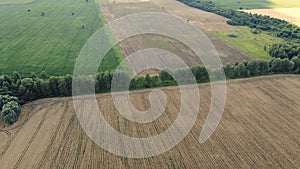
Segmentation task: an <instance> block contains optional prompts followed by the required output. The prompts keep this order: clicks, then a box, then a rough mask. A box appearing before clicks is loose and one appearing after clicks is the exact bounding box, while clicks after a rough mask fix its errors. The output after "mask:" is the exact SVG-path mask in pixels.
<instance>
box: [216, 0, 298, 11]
mask: <svg viewBox="0 0 300 169" xmlns="http://www.w3.org/2000/svg"><path fill="white" fill-rule="evenodd" d="M211 1H212V2H214V3H216V4H218V5H219V6H222V7H225V8H234V9H239V8H241V7H242V8H243V9H261V8H297V7H300V1H299V0H211Z"/></svg>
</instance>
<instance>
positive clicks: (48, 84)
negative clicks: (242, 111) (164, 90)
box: [0, 57, 300, 104]
mask: <svg viewBox="0 0 300 169" xmlns="http://www.w3.org/2000/svg"><path fill="white" fill-rule="evenodd" d="M299 65H300V60H299V57H293V58H292V59H291V60H289V59H288V58H284V59H281V58H274V59H272V60H270V61H266V60H252V61H244V62H241V63H236V64H235V65H233V66H231V65H229V64H227V65H226V66H224V70H225V73H226V76H227V77H228V78H232V79H234V78H241V77H251V76H259V75H268V74H274V73H299V72H300V71H299ZM188 71H191V72H192V73H193V76H194V77H195V80H196V81H197V82H198V83H202V82H209V76H208V71H210V70H207V69H206V68H205V67H204V66H193V67H191V68H186V69H179V70H167V69H165V70H162V71H160V73H159V74H158V75H155V76H150V75H149V74H147V75H146V76H141V77H134V78H133V79H131V78H130V75H129V74H127V73H125V72H117V73H115V76H119V77H120V78H119V79H117V80H118V82H120V84H121V82H123V81H124V80H127V81H128V80H129V82H130V89H132V90H133V89H143V88H151V87H159V86H170V85H176V81H175V79H174V78H173V77H174V76H176V75H178V76H180V77H188V76H185V73H187V72H188ZM167 72H171V73H167ZM170 74H171V75H173V76H171V75H170ZM113 76H114V73H113V72H99V73H97V74H96V76H79V77H76V78H74V79H75V80H76V81H77V83H78V84H82V85H81V86H85V84H91V83H93V82H95V88H94V90H95V91H96V92H97V93H103V92H110V90H111V87H112V78H113ZM72 78H73V77H72V76H71V75H65V76H50V77H48V76H45V75H43V74H40V75H39V76H37V75H32V76H31V77H26V78H22V77H21V75H20V74H19V73H17V72H15V73H13V75H11V76H9V75H3V76H0V95H10V96H15V97H17V98H18V99H19V102H20V103H21V104H22V103H26V102H30V101H33V100H36V99H41V98H49V97H65V96H71V95H72ZM177 80H178V79H177ZM179 80H181V81H182V82H183V83H189V80H190V79H188V78H187V79H184V78H183V79H179ZM86 86H88V85H86ZM74 90H75V91H76V90H77V89H74ZM78 90H80V88H79V89H78ZM83 91H86V90H83ZM79 93H80V92H79Z"/></svg>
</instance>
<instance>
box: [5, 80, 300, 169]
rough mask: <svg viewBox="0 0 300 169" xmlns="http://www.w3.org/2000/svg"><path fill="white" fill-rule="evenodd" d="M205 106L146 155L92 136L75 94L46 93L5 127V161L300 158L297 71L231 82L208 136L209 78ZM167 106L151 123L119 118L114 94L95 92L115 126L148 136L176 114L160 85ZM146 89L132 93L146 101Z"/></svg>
mask: <svg viewBox="0 0 300 169" xmlns="http://www.w3.org/2000/svg"><path fill="white" fill-rule="evenodd" d="M199 88H200V92H201V108H200V110H201V113H200V115H199V117H198V119H197V121H196V125H195V126H194V128H193V129H192V130H191V132H190V133H189V135H188V136H187V137H186V138H185V139H184V140H183V141H182V142H181V143H180V144H178V145H177V146H176V147H174V148H173V149H171V150H170V151H169V152H167V153H164V154H162V155H159V156H155V157H151V158H145V159H130V158H121V157H118V156H115V155H113V154H110V153H108V152H106V151H104V150H103V149H101V148H100V147H98V146H97V145H96V144H94V143H93V142H92V141H91V140H90V139H89V138H88V137H87V136H86V134H85V132H84V131H83V130H82V128H81V126H80V125H79V122H78V120H77V118H76V114H75V112H74V109H73V105H72V99H71V98H54V99H44V100H39V101H35V102H32V103H29V104H27V105H25V106H23V111H22V113H21V115H22V116H21V118H20V121H18V122H17V123H16V124H14V125H13V126H11V127H9V128H4V129H3V130H1V131H0V143H1V144H0V164H1V168H3V169H9V168H37V169H39V168H297V167H298V166H300V149H299V146H300V139H299V138H300V133H299V128H300V111H299V110H300V101H299V97H300V94H299V93H300V92H299V89H300V76H296V75H295V76H293V75H279V76H269V77H258V78H252V79H242V80H234V81H229V82H228V98H227V104H226V107H225V112H224V115H223V118H222V120H221V123H220V124H219V126H218V128H217V130H216V132H215V133H214V134H213V135H212V137H211V138H210V139H209V140H208V141H207V142H206V143H204V144H199V143H198V141H197V140H198V137H199V133H200V131H201V127H202V126H203V123H204V118H205V117H206V113H204V112H206V111H207V110H208V106H209V104H210V90H209V89H210V87H209V84H200V85H199ZM162 90H163V91H164V92H165V93H166V95H167V98H168V104H167V108H166V111H165V113H164V114H163V115H162V116H161V117H159V118H158V119H157V120H156V121H154V122H153V123H147V124H137V123H133V122H130V121H128V120H126V119H124V118H122V117H121V116H120V115H119V114H118V112H116V109H115V108H114V106H113V103H112V98H111V96H110V94H103V95H98V96H97V99H98V103H99V105H100V106H99V108H100V110H102V111H103V114H104V116H105V118H106V120H107V121H108V123H109V124H111V125H112V126H113V127H114V128H115V129H116V130H118V131H119V132H121V133H124V134H126V135H129V136H135V137H148V136H151V135H157V134H158V133H161V132H163V131H164V130H165V129H166V128H168V127H169V126H170V125H171V124H172V123H173V122H174V120H175V119H176V118H177V113H178V110H179V106H178V103H179V102H180V94H179V91H178V89H177V88H176V87H169V88H163V89H162ZM148 95H149V91H148V90H143V91H133V92H132V93H131V100H132V102H133V104H134V106H135V107H136V108H138V109H140V110H145V109H148V108H149V106H150V104H149V102H148V101H147V98H148Z"/></svg>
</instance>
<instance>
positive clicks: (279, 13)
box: [244, 8, 300, 26]
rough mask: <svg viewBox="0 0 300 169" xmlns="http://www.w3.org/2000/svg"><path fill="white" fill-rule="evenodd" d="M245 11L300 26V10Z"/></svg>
mask: <svg viewBox="0 0 300 169" xmlns="http://www.w3.org/2000/svg"><path fill="white" fill-rule="evenodd" d="M244 11H245V12H251V13H253V14H254V13H256V14H262V15H269V16H271V17H274V18H279V19H283V20H286V21H288V22H291V23H294V24H296V25H298V26H300V8H275V9H251V10H244Z"/></svg>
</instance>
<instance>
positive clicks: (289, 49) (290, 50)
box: [269, 43, 300, 59]
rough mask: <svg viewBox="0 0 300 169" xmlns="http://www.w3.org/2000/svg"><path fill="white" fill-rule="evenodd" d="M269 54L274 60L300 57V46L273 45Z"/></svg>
mask: <svg viewBox="0 0 300 169" xmlns="http://www.w3.org/2000/svg"><path fill="white" fill-rule="evenodd" d="M269 54H270V55H271V56H272V57H273V58H281V59H284V58H288V59H292V58H293V57H295V56H296V57H300V46H299V45H297V44H295V43H280V44H273V45H272V46H271V48H270V49H269Z"/></svg>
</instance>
